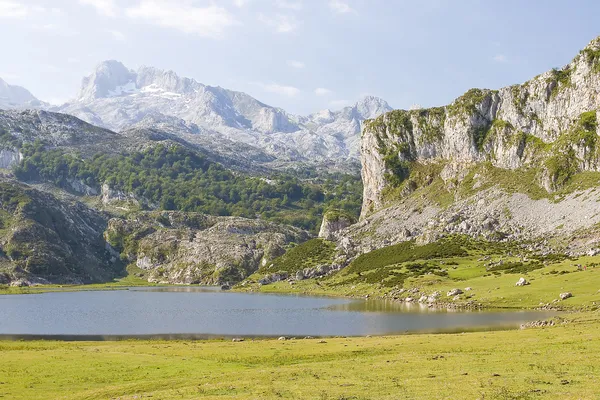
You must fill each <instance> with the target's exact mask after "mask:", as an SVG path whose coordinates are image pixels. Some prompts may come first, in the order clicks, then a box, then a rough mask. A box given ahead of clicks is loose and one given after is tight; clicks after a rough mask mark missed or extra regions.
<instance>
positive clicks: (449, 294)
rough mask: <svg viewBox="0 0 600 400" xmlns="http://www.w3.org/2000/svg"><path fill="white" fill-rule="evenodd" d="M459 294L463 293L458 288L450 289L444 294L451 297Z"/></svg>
mask: <svg viewBox="0 0 600 400" xmlns="http://www.w3.org/2000/svg"><path fill="white" fill-rule="evenodd" d="M459 294H463V291H462V290H460V289H452V290H450V291H449V292H448V293H446V296H447V297H451V296H457V295H459Z"/></svg>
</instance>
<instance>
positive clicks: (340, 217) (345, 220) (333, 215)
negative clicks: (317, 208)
mask: <svg viewBox="0 0 600 400" xmlns="http://www.w3.org/2000/svg"><path fill="white" fill-rule="evenodd" d="M354 222H355V221H354V218H352V217H351V216H348V215H346V214H344V213H341V212H338V211H330V212H326V213H325V215H323V221H322V222H321V228H320V229H319V237H320V238H323V239H326V240H334V239H335V237H336V233H337V232H339V231H341V230H343V229H346V228H347V227H349V226H350V225H352V224H353V223H354Z"/></svg>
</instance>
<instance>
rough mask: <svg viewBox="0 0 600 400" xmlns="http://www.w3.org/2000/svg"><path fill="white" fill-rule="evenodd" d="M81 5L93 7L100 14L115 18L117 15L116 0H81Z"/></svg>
mask: <svg viewBox="0 0 600 400" xmlns="http://www.w3.org/2000/svg"><path fill="white" fill-rule="evenodd" d="M79 3H81V4H84V5H88V6H92V7H94V8H95V9H96V12H97V13H98V14H101V15H104V16H107V17H115V16H116V15H117V11H118V8H117V4H116V3H115V1H114V0H79Z"/></svg>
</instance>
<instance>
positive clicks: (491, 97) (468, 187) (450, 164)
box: [338, 38, 600, 255]
mask: <svg viewBox="0 0 600 400" xmlns="http://www.w3.org/2000/svg"><path fill="white" fill-rule="evenodd" d="M599 109H600V38H597V39H595V40H593V41H592V42H590V43H589V45H588V46H587V47H585V49H583V50H582V51H581V52H580V53H579V54H578V55H577V56H576V57H575V58H574V59H573V60H572V61H571V62H570V63H569V64H568V65H566V66H565V67H563V68H562V69H555V70H552V71H549V72H546V73H544V74H542V75H539V76H537V77H535V78H533V79H531V80H530V81H527V82H525V83H523V84H520V85H514V86H510V87H506V88H502V89H500V90H486V89H471V90H469V91H468V92H466V93H465V94H464V95H463V96H461V97H459V98H458V99H456V100H455V101H454V102H453V103H452V104H450V105H448V106H445V107H437V108H429V109H419V110H410V111H405V110H395V111H391V112H388V113H386V114H384V115H382V116H380V117H378V118H375V119H372V120H369V121H366V122H365V126H364V129H363V132H362V139H361V150H362V154H361V162H362V178H363V184H364V197H363V206H362V213H361V221H360V222H359V223H358V224H355V225H352V226H350V227H348V228H347V229H345V230H344V231H342V232H340V233H339V234H338V242H339V244H340V246H341V248H343V249H344V251H345V253H347V254H348V255H354V254H360V253H363V252H367V251H370V250H372V249H375V248H380V247H383V246H387V245H390V244H394V243H398V242H401V241H406V240H417V241H418V242H431V241H434V240H437V239H438V238H440V237H442V236H444V235H450V234H466V235H470V236H473V237H483V238H486V239H488V240H535V243H537V244H536V245H535V246H537V247H539V248H540V249H541V248H542V247H544V246H546V245H550V244H553V245H559V246H562V249H563V250H567V251H569V252H573V253H577V252H585V251H588V250H590V248H595V247H597V246H598V245H599V244H600V236H599V235H598V234H597V233H594V234H591V233H590V232H591V231H593V230H594V229H595V226H596V224H598V223H600V213H598V211H597V209H598V208H597V204H598V201H600V193H598V190H597V188H598V187H599V186H600V140H599V139H598V135H600V128H599V125H598V119H599V118H600V111H599ZM582 234H583V235H585V237H586V241H585V243H584V241H581V240H576V237H577V236H578V235H579V236H581V235H582ZM551 237H559V238H560V240H554V241H547V240H546V239H549V238H551ZM551 242H552V243H551ZM571 243H575V244H576V246H575V245H573V246H575V247H577V248H575V247H573V246H572V245H571Z"/></svg>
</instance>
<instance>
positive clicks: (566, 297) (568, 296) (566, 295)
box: [560, 292, 573, 300]
mask: <svg viewBox="0 0 600 400" xmlns="http://www.w3.org/2000/svg"><path fill="white" fill-rule="evenodd" d="M570 297H573V294H572V293H571V292H565V293H561V294H560V299H561V300H566V299H568V298H570Z"/></svg>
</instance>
